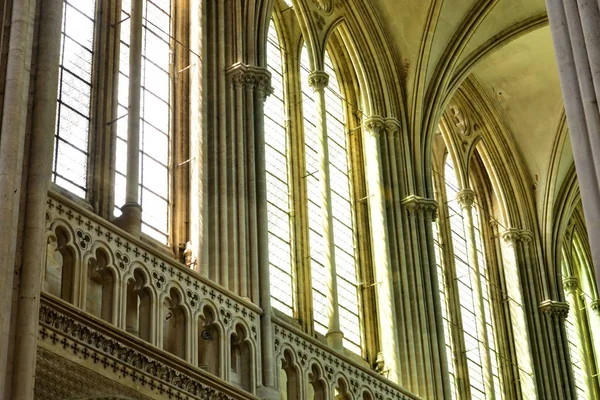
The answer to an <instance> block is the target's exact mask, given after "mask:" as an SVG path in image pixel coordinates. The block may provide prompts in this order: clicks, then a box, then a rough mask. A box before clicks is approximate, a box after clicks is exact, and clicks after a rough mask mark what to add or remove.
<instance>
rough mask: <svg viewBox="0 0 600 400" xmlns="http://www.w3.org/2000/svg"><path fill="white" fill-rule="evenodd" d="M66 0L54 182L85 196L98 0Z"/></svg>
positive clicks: (62, 34) (62, 36)
mask: <svg viewBox="0 0 600 400" xmlns="http://www.w3.org/2000/svg"><path fill="white" fill-rule="evenodd" d="M64 3H65V4H64V11H63V23H62V33H61V46H60V48H61V55H60V66H59V84H58V94H57V101H58V105H57V123H56V131H55V135H54V159H53V164H52V181H53V182H55V183H56V184H58V185H59V186H61V187H63V188H65V189H67V190H69V191H70V192H72V193H74V194H76V195H77V196H79V197H82V198H85V197H86V194H87V173H88V145H89V144H88V141H89V131H90V106H91V91H92V58H93V54H94V53H93V49H94V25H95V20H94V14H95V9H96V2H95V0H77V1H65V2H64Z"/></svg>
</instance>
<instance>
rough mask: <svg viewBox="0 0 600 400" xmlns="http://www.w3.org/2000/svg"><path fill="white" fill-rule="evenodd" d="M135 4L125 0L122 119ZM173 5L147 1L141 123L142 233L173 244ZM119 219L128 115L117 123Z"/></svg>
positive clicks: (116, 195)
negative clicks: (171, 214)
mask: <svg viewBox="0 0 600 400" xmlns="http://www.w3.org/2000/svg"><path fill="white" fill-rule="evenodd" d="M130 12H131V0H123V2H122V11H121V19H122V20H123V22H122V23H121V47H120V63H119V95H118V102H119V105H118V117H122V116H125V115H126V114H127V106H128V102H129V43H130V38H129V35H130V31H129V29H130V28H129V26H130V25H129V22H130V20H129V19H128V17H129V14H130ZM171 31H172V21H171V1H170V0H144V1H143V30H142V37H143V41H142V89H141V93H140V96H141V123H140V144H139V146H140V181H139V185H140V191H139V193H140V199H139V201H140V204H141V206H142V210H143V212H142V232H144V233H146V234H147V235H149V236H151V237H152V238H154V239H156V240H158V241H159V242H161V243H164V244H167V243H168V240H169V228H170V227H169V221H170V212H169V211H170V210H169V209H170V206H169V204H170V198H171V193H170V180H171V171H170V169H169V165H170V159H171V144H172V137H171V86H172V84H171V78H170V76H171V74H170V71H171V58H172V55H171ZM117 124H118V125H117V154H116V176H115V211H114V212H115V215H120V210H119V208H118V207H120V206H122V205H123V204H124V203H125V180H126V173H127V117H126V116H125V117H123V118H120V119H119V120H118V121H117Z"/></svg>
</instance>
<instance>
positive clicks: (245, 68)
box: [226, 63, 273, 98]
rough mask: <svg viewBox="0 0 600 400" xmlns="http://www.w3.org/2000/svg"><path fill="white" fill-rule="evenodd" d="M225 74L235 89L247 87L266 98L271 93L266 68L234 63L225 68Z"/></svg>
mask: <svg viewBox="0 0 600 400" xmlns="http://www.w3.org/2000/svg"><path fill="white" fill-rule="evenodd" d="M226 72H227V74H228V75H229V76H230V77H231V81H232V82H233V84H234V86H235V87H237V88H243V87H247V88H250V89H254V90H256V91H257V92H261V93H263V94H264V97H265V98H266V97H268V96H269V95H270V94H272V93H273V87H272V86H271V72H269V70H268V69H267V68H261V67H255V66H251V65H246V64H243V63H235V64H233V65H232V66H231V67H229V68H227V71H226Z"/></svg>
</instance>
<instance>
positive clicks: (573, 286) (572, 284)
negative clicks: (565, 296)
mask: <svg viewBox="0 0 600 400" xmlns="http://www.w3.org/2000/svg"><path fill="white" fill-rule="evenodd" d="M563 287H564V288H565V292H567V293H571V294H573V293H575V292H576V291H577V289H579V279H577V278H575V277H570V278H567V279H565V280H563Z"/></svg>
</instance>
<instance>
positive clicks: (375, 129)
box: [363, 116, 385, 138]
mask: <svg viewBox="0 0 600 400" xmlns="http://www.w3.org/2000/svg"><path fill="white" fill-rule="evenodd" d="M363 126H364V128H365V131H367V132H369V133H370V134H371V135H372V136H373V137H376V138H378V137H380V136H381V134H382V133H384V132H385V121H384V119H383V118H381V117H379V116H371V117H369V118H367V119H366V120H365V122H363Z"/></svg>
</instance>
